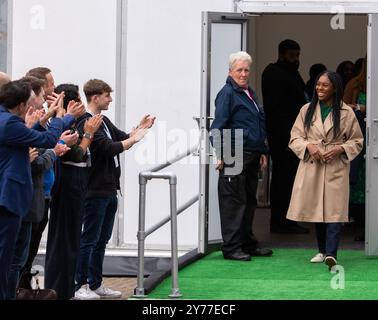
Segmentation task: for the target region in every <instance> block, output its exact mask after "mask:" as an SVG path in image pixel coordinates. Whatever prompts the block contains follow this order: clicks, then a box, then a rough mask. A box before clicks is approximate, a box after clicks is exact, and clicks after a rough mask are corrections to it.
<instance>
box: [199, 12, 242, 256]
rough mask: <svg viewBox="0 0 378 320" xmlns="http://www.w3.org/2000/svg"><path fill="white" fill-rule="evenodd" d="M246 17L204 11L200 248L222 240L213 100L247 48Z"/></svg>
mask: <svg viewBox="0 0 378 320" xmlns="http://www.w3.org/2000/svg"><path fill="white" fill-rule="evenodd" d="M246 30H247V19H246V18H245V17H244V16H243V15H242V14H232V13H219V12H217V13H213V12H204V13H203V15H202V55H203V56H202V101H201V130H202V133H203V135H202V141H201V152H200V160H201V172H200V174H201V179H200V181H201V186H200V190H201V192H200V194H201V198H200V206H199V208H200V217H199V223H200V226H199V232H200V235H199V237H200V239H199V244H200V245H199V248H200V252H205V251H206V249H207V247H208V245H209V244H211V243H214V242H220V241H221V240H222V235H221V229H220V219H219V208H218V194H217V184H218V173H217V171H216V170H215V164H213V162H214V160H213V159H214V158H215V157H213V151H212V148H211V145H210V143H209V140H208V131H209V128H210V125H211V122H212V119H213V117H214V110H215V106H214V100H215V97H216V95H217V93H218V91H219V90H220V89H221V88H222V87H223V85H224V84H225V81H226V78H227V75H228V58H229V55H230V54H231V53H233V52H237V51H241V50H246V47H247V44H246Z"/></svg>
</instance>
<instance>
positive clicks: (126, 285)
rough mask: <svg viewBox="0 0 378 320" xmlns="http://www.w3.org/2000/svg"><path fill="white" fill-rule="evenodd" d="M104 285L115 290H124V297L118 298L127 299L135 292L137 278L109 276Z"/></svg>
mask: <svg viewBox="0 0 378 320" xmlns="http://www.w3.org/2000/svg"><path fill="white" fill-rule="evenodd" d="M104 285H105V286H106V287H108V288H111V289H113V290H118V291H121V292H122V298H120V299H116V300H127V298H129V297H130V296H131V295H133V294H134V288H135V287H136V285H137V278H129V277H122V278H115V277H111V278H109V277H107V278H104Z"/></svg>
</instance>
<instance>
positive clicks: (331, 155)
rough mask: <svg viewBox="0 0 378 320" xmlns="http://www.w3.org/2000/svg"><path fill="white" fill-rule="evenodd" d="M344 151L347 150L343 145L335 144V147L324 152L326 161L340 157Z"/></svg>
mask: <svg viewBox="0 0 378 320" xmlns="http://www.w3.org/2000/svg"><path fill="white" fill-rule="evenodd" d="M344 151H345V150H344V148H343V147H342V146H335V147H334V148H332V149H331V150H329V151H327V152H326V153H324V154H323V158H324V161H325V162H329V161H332V160H333V159H335V158H337V157H339V156H340V155H341V154H342V153H343V152H344Z"/></svg>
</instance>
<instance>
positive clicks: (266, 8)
mask: <svg viewBox="0 0 378 320" xmlns="http://www.w3.org/2000/svg"><path fill="white" fill-rule="evenodd" d="M235 3H236V5H237V7H238V8H239V9H240V10H242V12H241V13H224V12H222V13H219V12H218V13H214V12H203V13H202V70H201V71H202V77H201V118H200V130H201V146H200V201H199V251H200V252H201V253H205V252H206V251H207V247H208V217H209V212H208V207H209V203H208V195H209V183H208V180H209V163H210V161H209V158H210V156H209V151H210V150H209V145H208V143H207V141H209V140H208V138H209V136H208V128H209V120H210V119H208V117H207V115H208V114H209V111H210V103H211V102H210V88H211V87H210V74H211V70H210V65H211V52H210V50H209V48H210V44H211V23H213V22H217V20H216V19H223V21H224V22H231V21H233V20H235V21H239V23H240V21H241V20H242V19H243V18H244V20H245V19H247V16H248V15H255V14H272V13H275V14H311V15H312V14H330V13H332V12H330V10H329V9H330V5H334V6H336V5H341V4H343V5H344V8H345V14H364V15H367V16H368V17H369V25H368V37H367V39H366V41H367V58H368V70H367V85H368V90H369V88H372V87H373V83H372V82H374V80H375V79H376V82H377V83H378V70H377V71H376V73H377V74H375V73H374V74H372V56H373V54H372V53H371V50H372V47H371V42H372V41H373V39H374V38H373V37H374V36H375V37H377V35H378V26H375V25H374V27H375V28H376V29H377V30H375V29H374V30H372V29H371V20H372V14H377V13H378V3H373V2H369V1H366V2H364V3H363V4H361V3H356V2H350V3H345V2H344V1H342V2H341V1H330V2H327V4H324V3H323V4H322V5H319V4H315V3H313V2H311V3H308V2H307V3H306V2H305V1H295V4H294V3H288V2H286V1H277V2H274V3H273V4H272V3H269V2H266V1H264V2H263V1H253V3H252V2H250V1H236V2H235ZM377 17H378V15H377ZM233 18H234V19H233ZM374 21H377V22H376V24H377V25H378V18H375V20H374ZM243 33H244V36H246V33H247V30H245V32H243ZM375 47H377V45H375ZM377 50H378V49H377ZM377 68H378V67H375V70H376V69H377ZM372 76H373V77H372ZM371 93H372V92H371V90H369V92H368V95H367V99H368V101H367V116H366V121H367V132H366V139H367V151H366V170H367V171H366V202H365V203H366V213H365V215H366V228H365V230H366V242H365V253H366V255H368V256H375V255H378V233H377V232H374V229H376V228H375V227H378V218H377V219H374V214H373V212H371V213H370V212H369V210H370V211H373V209H370V208H376V207H378V202H377V203H371V204H369V203H370V202H376V201H374V199H375V198H376V197H375V198H374V196H372V197H371V198H372V199H370V197H369V193H370V191H373V190H374V191H377V192H378V182H377V186H376V187H374V186H371V179H370V173H371V170H370V168H371V165H372V162H371V161H373V160H372V159H373V157H374V159H378V146H377V150H376V152H375V153H376V155H375V156H374V155H372V154H371V152H370V151H369V150H370V149H369V146H368V142H369V141H373V139H374V138H375V136H373V133H372V132H371V130H370V127H371V126H373V125H374V123H376V125H377V133H376V135H377V140H378V110H377V116H376V117H375V118H374V119H373V117H372V114H373V113H372V106H373V105H374V102H372V101H371V98H372V95H371ZM375 100H378V97H377V98H375ZM375 157H376V158H375ZM377 173H378V170H377ZM369 179H370V180H369ZM368 182H369V183H368ZM373 198H374V199H373ZM372 221H374V222H375V221H376V224H374V223H373V224H372V223H371V222H372ZM375 233H376V234H377V236H374V234H375Z"/></svg>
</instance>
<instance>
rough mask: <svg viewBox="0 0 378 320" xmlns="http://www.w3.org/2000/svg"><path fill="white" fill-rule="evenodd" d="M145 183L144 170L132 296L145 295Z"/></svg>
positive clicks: (140, 175) (141, 184) (140, 178)
mask: <svg viewBox="0 0 378 320" xmlns="http://www.w3.org/2000/svg"><path fill="white" fill-rule="evenodd" d="M146 185H147V178H146V177H145V174H144V172H141V173H140V174H139V227H138V234H137V238H138V280H137V287H136V288H135V292H134V297H135V298H144V297H147V296H146V295H145V292H144V284H143V281H144V241H145V238H146V232H145V222H146Z"/></svg>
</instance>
